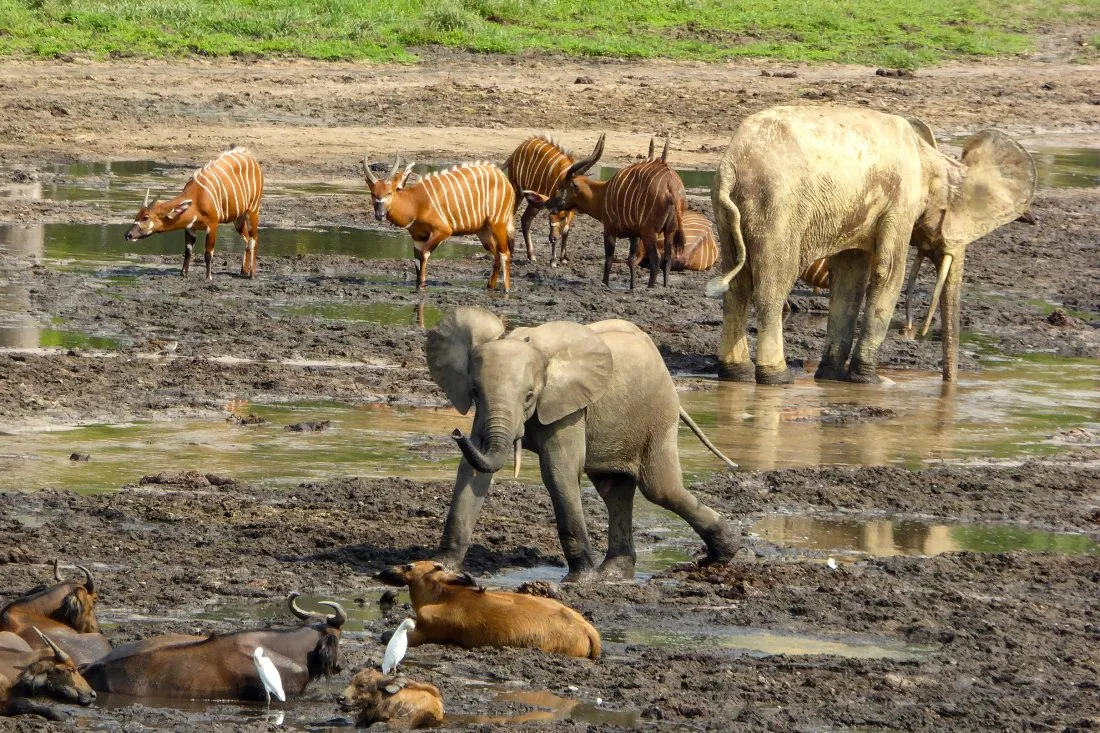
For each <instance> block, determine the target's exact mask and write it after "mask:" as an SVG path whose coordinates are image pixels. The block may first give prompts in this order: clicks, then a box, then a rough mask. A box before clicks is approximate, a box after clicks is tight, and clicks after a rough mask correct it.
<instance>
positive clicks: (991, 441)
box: [680, 335, 1100, 478]
mask: <svg viewBox="0 0 1100 733" xmlns="http://www.w3.org/2000/svg"><path fill="white" fill-rule="evenodd" d="M963 348H964V349H970V350H971V351H977V352H979V355H980V359H981V362H982V365H983V369H982V371H981V372H973V373H963V374H962V375H961V378H960V380H959V382H958V385H957V387H956V388H955V391H954V394H951V395H948V396H941V395H942V391H943V384H942V382H941V380H940V375H939V374H938V373H930V372H924V373H922V372H915V371H913V370H890V369H883V370H881V371H880V373H881V374H882V375H883V376H886V377H888V378H889V379H890V380H892V381H893V384H888V385H855V384H841V383H836V382H820V383H819V382H815V381H814V379H813V369H814V365H812V364H808V365H807V367H806V370H805V371H804V372H802V373H800V374H799V375H798V378H797V379H796V381H795V383H794V384H792V385H788V386H785V387H769V386H760V385H752V384H739V383H730V382H720V383H716V384H715V385H714V388H713V389H709V390H698V391H692V392H681V393H680V402H681V404H683V406H684V408H685V409H686V410H687V411H688V412H689V413H690V414H691V415H692V417H694V418H695V421H696V422H697V423H699V425H700V427H702V428H703V430H704V431H705V432H707V434H708V435H709V436H710V437H711V439H712V440H713V441H714V443H715V444H716V445H717V446H718V447H719V448H721V449H722V450H723V451H725V452H726V453H727V454H728V455H729V456H730V457H731V458H732V459H733V460H734V461H736V462H737V463H739V464H740V465H741V467H742V468H744V469H748V470H770V469H775V468H787V467H796V466H819V465H850V466H877V465H886V464H898V465H903V466H907V467H910V468H917V467H919V466H921V465H923V464H925V463H927V462H930V461H940V460H949V461H950V460H964V459H978V458H981V459H993V460H997V459H1004V460H1011V459H1015V460H1019V459H1020V458H1022V457H1028V456H1045V455H1051V454H1053V453H1055V452H1057V451H1059V450H1060V449H1061V448H1060V447H1059V446H1058V445H1057V444H1055V443H1054V442H1052V441H1051V440H1050V438H1051V436H1053V435H1054V434H1056V433H1060V432H1062V431H1065V430H1070V429H1074V428H1085V429H1087V430H1091V431H1093V432H1095V431H1097V430H1100V411H1098V410H1097V400H1096V395H1097V387H1098V386H1100V360H1096V359H1074V358H1060V357H1055V356H1052V355H1047V354H1028V355H1024V356H1021V357H1012V358H1008V357H1000V356H995V355H983V354H982V353H981V352H983V351H984V346H983V344H982V341H981V339H980V337H979V338H975V337H974V336H973V335H968V336H967V337H966V338H965V339H964V343H963ZM680 453H681V458H682V461H683V463H684V469H685V473H686V474H687V475H688V477H691V478H702V477H704V476H705V475H706V473H707V472H709V471H714V470H717V469H718V466H717V465H716V464H715V462H714V460H713V459H711V460H708V459H707V456H708V454H707V453H706V450H705V449H704V448H703V447H702V446H701V445H700V444H699V443H698V442H697V441H696V440H694V439H692V438H691V437H690V436H689V435H688V434H687V433H686V432H684V433H682V438H681V440H680ZM701 469H702V470H701Z"/></svg>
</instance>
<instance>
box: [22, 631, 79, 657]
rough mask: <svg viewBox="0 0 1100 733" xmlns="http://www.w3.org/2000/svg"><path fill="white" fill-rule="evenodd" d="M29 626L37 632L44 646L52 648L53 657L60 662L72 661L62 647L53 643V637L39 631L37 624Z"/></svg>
mask: <svg viewBox="0 0 1100 733" xmlns="http://www.w3.org/2000/svg"><path fill="white" fill-rule="evenodd" d="M31 628H32V629H34V633H36V634H38V637H39V638H40V639H42V641H43V642H44V643H45V644H46V646H48V647H49V648H50V649H53V656H54V659H56V660H57V661H59V662H61V663H65V662H71V661H72V657H70V656H69V655H68V654H67V653H66V652H65V650H64V649H62V648H61V647H59V646H58V645H57V644H54V643H53V639H51V638H50V637H48V636H46V635H45V634H43V633H42V632H41V631H39V630H38V627H37V626H32V627H31Z"/></svg>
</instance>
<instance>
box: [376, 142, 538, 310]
mask: <svg viewBox="0 0 1100 733" xmlns="http://www.w3.org/2000/svg"><path fill="white" fill-rule="evenodd" d="M399 165H400V159H398V160H395V161H394V163H393V169H392V170H391V171H390V173H389V175H388V176H386V177H384V178H383V177H378V176H376V175H374V173H372V172H371V169H370V164H369V163H368V162H367V159H366V157H365V156H364V158H363V176H364V178H365V179H366V182H367V186H368V187H369V188H370V193H371V199H372V200H373V202H374V217H375V218H376V219H378V220H379V221H382V220H383V219H388V220H389V221H390V222H391V223H392V224H396V225H397V226H399V227H402V228H403V229H407V230H408V232H409V236H411V237H412V238H413V249H415V250H416V257H417V287H418V288H423V287H424V286H425V284H426V280H427V275H428V258H429V257H430V256H431V254H432V252H433V251H435V248H436V247H438V246H439V245H440V244H441V243H442V242H443V240H445V239H446V238H447V237H449V236H451V235H452V234H476V235H477V237H478V239H480V240H481V244H482V245H483V246H484V247H485V249H487V250H488V251H489V254H491V255H492V256H493V273H492V275H491V276H490V277H489V289H490V290H492V289H494V288H496V286H497V278H498V277H499V276H500V274H501V272H502V271H503V274H504V292H508V290H509V289H511V287H512V242H513V240H514V239H515V225H514V224H513V223H512V215H513V214H514V213H515V210H516V193H515V190H514V189H513V188H512V184H511V183H509V181H508V177H507V176H506V175H504V171H502V170H501V169H500V168H498V167H497V166H495V165H493V164H492V163H463V164H462V165H459V166H455V167H454V168H451V169H450V170H446V171H440V172H439V173H429V174H428V175H426V176H424V178H422V179H420V181H419V182H417V183H415V184H414V185H412V186H409V187H408V188H406V187H405V183H406V182H407V180H408V177H409V174H410V173H411V172H412V169H413V166H414V165H415V163H409V164H408V165H407V166H405V169H404V170H403V171H402V170H399Z"/></svg>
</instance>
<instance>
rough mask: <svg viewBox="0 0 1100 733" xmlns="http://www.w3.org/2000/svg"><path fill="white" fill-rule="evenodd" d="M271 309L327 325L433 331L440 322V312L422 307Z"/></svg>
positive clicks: (281, 306) (358, 305)
mask: <svg viewBox="0 0 1100 733" xmlns="http://www.w3.org/2000/svg"><path fill="white" fill-rule="evenodd" d="M273 307H274V308H275V309H277V310H279V311H282V312H284V313H287V314H290V315H295V316H310V317H313V318H321V319H324V320H327V321H365V322H367V323H381V324H383V325H387V326H410V325H412V326H419V327H420V328H432V327H433V326H435V325H436V324H438V323H439V322H440V321H441V320H443V311H441V310H440V309H439V308H437V307H435V306H432V305H426V304H424V303H409V304H401V303H347V302H342V303H314V304H310V305H285V304H279V303H275V304H273Z"/></svg>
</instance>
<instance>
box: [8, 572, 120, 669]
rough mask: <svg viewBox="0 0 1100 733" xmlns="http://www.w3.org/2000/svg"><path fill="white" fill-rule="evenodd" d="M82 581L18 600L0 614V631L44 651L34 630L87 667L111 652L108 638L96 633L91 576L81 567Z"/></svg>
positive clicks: (47, 588) (35, 593)
mask: <svg viewBox="0 0 1100 733" xmlns="http://www.w3.org/2000/svg"><path fill="white" fill-rule="evenodd" d="M77 567H78V568H80V569H81V570H82V571H83V572H84V581H83V582H80V581H63V580H61V574H60V572H59V569H58V564H57V561H56V560H55V561H54V578H55V579H56V580H58V581H59V582H58V583H57V584H56V585H52V586H49V587H46V588H43V589H41V590H36V591H33V592H31V593H28V594H27V595H25V596H22V597H21V598H17V599H15V600H14V601H12V602H11V603H9V604H8V605H6V606H5V607H4V609H3V610H2V611H0V631H6V632H10V633H13V634H16V635H18V636H20V637H21V638H22V639H23V640H24V641H25V642H27V643H28V644H29V645H30V646H31V648H32V649H45V648H47V647H46V645H45V644H44V642H43V641H42V639H41V638H40V637H39V635H38V633H37V632H36V629H40V630H41V631H43V632H45V633H46V634H47V635H49V637H50V638H51V639H52V640H53V641H54V642H55V643H57V645H58V646H60V647H61V648H62V649H63V650H64V651H65V652H66V653H68V654H70V655H72V657H73V661H74V662H75V663H76V665H77V666H81V665H84V664H89V663H91V662H94V661H95V660H97V659H99V658H100V657H102V656H104V655H106V654H107V653H108V652H110V651H111V645H110V643H109V642H108V641H107V637H106V636H104V635H103V634H100V633H99V621H98V620H97V619H96V616H95V604H96V591H95V583H94V581H93V580H92V574H91V572H89V571H88V569H87V568H85V567H84V566H82V565H77Z"/></svg>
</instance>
